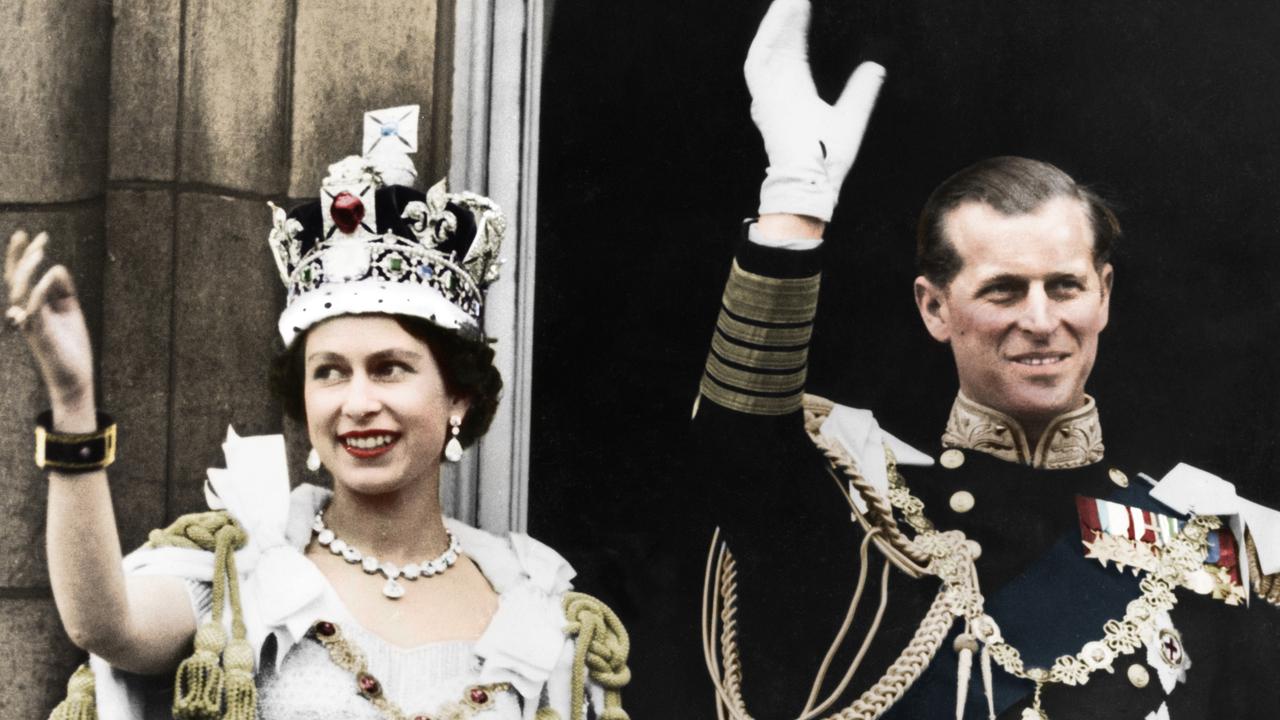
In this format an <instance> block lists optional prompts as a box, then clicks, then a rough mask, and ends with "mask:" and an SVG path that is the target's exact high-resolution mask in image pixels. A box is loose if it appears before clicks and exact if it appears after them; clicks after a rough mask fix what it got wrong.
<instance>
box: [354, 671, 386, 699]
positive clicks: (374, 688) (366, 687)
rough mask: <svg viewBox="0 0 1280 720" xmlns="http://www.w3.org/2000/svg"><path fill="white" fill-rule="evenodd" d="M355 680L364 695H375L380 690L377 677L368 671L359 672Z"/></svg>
mask: <svg viewBox="0 0 1280 720" xmlns="http://www.w3.org/2000/svg"><path fill="white" fill-rule="evenodd" d="M356 682H357V683H359V685H360V691H361V692H363V693H364V694H366V695H377V694H378V693H379V692H380V691H381V690H382V686H381V685H379V684H378V680H377V678H375V677H374V676H372V675H369V674H368V673H360V676H359V677H357V678H356Z"/></svg>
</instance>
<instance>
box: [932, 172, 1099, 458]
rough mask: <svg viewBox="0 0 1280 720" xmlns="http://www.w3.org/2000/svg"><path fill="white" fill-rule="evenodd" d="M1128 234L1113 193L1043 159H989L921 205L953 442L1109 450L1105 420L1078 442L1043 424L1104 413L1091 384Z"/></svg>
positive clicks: (1094, 453)
mask: <svg viewBox="0 0 1280 720" xmlns="http://www.w3.org/2000/svg"><path fill="white" fill-rule="evenodd" d="M1119 234H1120V230H1119V224H1118V222H1117V221H1116V218H1115V215H1114V214H1113V213H1112V211H1111V210H1110V208H1108V207H1107V206H1106V204H1105V203H1104V202H1103V201H1102V200H1101V199H1099V198H1098V197H1097V196H1096V195H1095V194H1093V193H1092V192H1090V191H1089V190H1087V189H1085V188H1082V187H1081V186H1079V185H1077V184H1076V183H1075V181H1074V180H1072V179H1071V178H1070V176H1068V175H1067V174H1066V173H1064V172H1062V171H1061V170H1059V169H1058V168H1056V167H1054V166H1052V165H1050V164H1048V163H1044V162H1039V161H1036V160H1028V159H1026V158H1018V157H998V158H992V159H990V160H984V161H982V162H979V163H977V164H975V165H973V166H971V167H968V168H966V169H964V170H962V171H960V172H959V173H956V174H955V175H954V176H952V177H951V178H949V179H948V180H947V181H946V182H944V183H942V185H940V186H939V187H938V189H937V190H935V191H934V192H933V195H932V196H931V197H930V198H929V200H928V202H927V203H926V204H925V208H924V210H923V212H922V213H921V216H920V225H919V231H918V240H917V257H918V264H919V266H920V270H921V273H922V274H921V276H920V277H918V278H916V282H915V295H916V304H917V306H918V307H919V309H920V317H921V318H923V320H924V324H925V327H926V328H927V329H928V330H929V333H930V334H931V335H932V336H933V337H934V339H936V340H938V341H939V342H944V343H948V344H949V345H950V346H951V350H952V353H953V354H954V356H955V361H956V371H957V374H958V375H959V379H960V393H959V395H958V397H957V399H956V405H955V410H954V411H953V413H952V422H951V424H950V425H949V427H948V430H947V434H946V435H945V436H944V438H943V444H945V445H950V446H955V447H975V448H977V449H981V450H983V451H985V452H990V453H992V454H996V455H998V456H1000V457H1002V458H1003V459H1006V460H1011V461H1014V462H1020V463H1024V464H1030V465H1035V466H1042V467H1064V466H1072V465H1080V464H1085V463H1088V462H1095V461H1097V460H1098V459H1100V458H1101V457H1102V445H1101V442H1100V440H1101V437H1100V435H1099V434H1098V433H1097V432H1093V433H1090V434H1089V435H1087V436H1084V437H1086V438H1087V439H1090V440H1097V441H1098V442H1097V443H1096V444H1095V445H1094V446H1089V447H1070V448H1068V447H1065V446H1064V445H1063V444H1062V443H1058V444H1055V443H1054V438H1055V437H1056V436H1055V435H1054V433H1051V432H1050V433H1046V432H1045V431H1046V430H1048V429H1050V428H1051V427H1054V426H1059V427H1060V426H1061V425H1062V424H1063V423H1067V422H1070V423H1072V424H1073V425H1077V426H1079V425H1081V424H1082V423H1087V424H1092V425H1093V426H1096V425H1097V420H1096V414H1097V411H1096V407H1095V405H1094V403H1093V401H1092V399H1091V398H1089V397H1088V396H1087V395H1085V392H1084V386H1085V381H1086V380H1087V379H1088V378H1089V372H1090V371H1091V370H1092V369H1093V363H1094V360H1095V358H1096V356H1097V352H1098V335H1099V334H1100V333H1101V332H1102V330H1103V329H1104V328H1105V327H1106V326H1107V317H1108V313H1109V308H1110V301H1111V283H1112V278H1113V277H1114V274H1113V271H1112V268H1111V264H1110V263H1109V262H1108V260H1109V258H1110V256H1111V248H1112V246H1113V244H1114V242H1115V240H1116V238H1117V236H1118V235H1119ZM984 415H985V416H989V417H990V418H991V420H992V422H991V423H990V427H991V429H992V430H993V431H994V430H995V429H996V428H1001V430H999V431H998V432H993V434H992V437H987V438H983V441H982V442H980V443H979V442H976V441H975V440H976V438H974V437H972V436H971V434H970V433H969V431H968V429H969V428H972V427H974V425H975V424H977V425H980V426H982V427H987V424H983V423H981V422H977V421H975V418H981V417H982V416H984ZM1064 453H1065V454H1066V455H1067V456H1066V457H1064ZM953 457H954V456H953Z"/></svg>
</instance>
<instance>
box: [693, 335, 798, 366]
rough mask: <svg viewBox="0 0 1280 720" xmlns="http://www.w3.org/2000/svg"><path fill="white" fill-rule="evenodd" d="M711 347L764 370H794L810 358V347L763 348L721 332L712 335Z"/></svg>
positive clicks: (719, 353)
mask: <svg viewBox="0 0 1280 720" xmlns="http://www.w3.org/2000/svg"><path fill="white" fill-rule="evenodd" d="M711 349H712V351H714V352H715V353H716V354H717V355H719V356H720V357H722V358H724V359H725V360H728V361H730V362H734V363H737V364H739V365H745V366H747V367H751V368H761V369H764V370H793V369H795V368H798V367H804V364H805V363H806V362H808V359H809V349H808V348H801V349H800V350H761V349H758V348H753V347H746V346H743V345H739V344H737V343H735V342H733V341H732V340H728V339H726V338H725V336H723V335H721V334H720V333H716V334H715V335H712V336H711Z"/></svg>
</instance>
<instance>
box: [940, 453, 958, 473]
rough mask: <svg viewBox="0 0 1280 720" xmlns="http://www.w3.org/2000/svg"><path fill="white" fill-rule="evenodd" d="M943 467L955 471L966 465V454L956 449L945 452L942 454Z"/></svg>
mask: <svg viewBox="0 0 1280 720" xmlns="http://www.w3.org/2000/svg"><path fill="white" fill-rule="evenodd" d="M941 459H942V467H944V468H946V469H948V470H955V469H956V468H958V467H960V466H961V465H963V464H964V453H962V452H960V451H959V450H957V449H955V448H951V449H949V450H944V451H943V452H942V458H941Z"/></svg>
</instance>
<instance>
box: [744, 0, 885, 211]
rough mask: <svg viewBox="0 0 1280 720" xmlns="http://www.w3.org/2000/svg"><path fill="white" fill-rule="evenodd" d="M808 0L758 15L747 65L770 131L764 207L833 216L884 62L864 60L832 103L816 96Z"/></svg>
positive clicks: (761, 122) (765, 131)
mask: <svg viewBox="0 0 1280 720" xmlns="http://www.w3.org/2000/svg"><path fill="white" fill-rule="evenodd" d="M808 28H809V0H775V2H774V3H773V5H772V6H771V7H770V8H769V12H767V13H766V14H765V16H764V20H762V21H761V22H760V29H759V30H757V31H756V37H755V39H754V40H753V41H752V42H751V49H750V50H749V51H747V62H746V65H745V66H744V67H743V71H744V72H745V74H746V76H747V89H748V90H750V91H751V119H752V120H753V121H755V124H756V128H757V129H759V130H760V135H761V137H763V138H764V149H765V152H766V153H768V155H769V169H768V171H767V173H766V175H765V179H764V183H763V184H762V185H761V186H760V214H762V215H763V214H766V213H790V214H793V215H808V216H810V217H814V218H817V219H819V220H822V221H824V222H829V221H830V220H831V213H832V212H833V211H834V210H835V207H836V198H837V197H838V196H839V194H840V186H841V185H842V184H843V183H844V177H845V175H847V174H848V173H849V168H851V167H852V166H853V159H854V157H855V156H857V154H858V146H860V145H861V144H862V135H863V133H864V132H865V131H866V129H867V121H868V120H869V119H870V117H871V110H872V108H874V107H875V104H876V95H877V94H878V93H879V92H880V85H881V84H882V83H883V82H884V73H885V70H884V67H883V66H881V65H880V64H878V63H874V62H864V63H862V64H861V65H859V66H858V68H857V69H856V70H854V71H853V75H851V76H850V77H849V81H848V82H847V83H846V84H845V87H844V92H842V93H841V94H840V99H839V100H837V101H836V104H835V105H834V106H832V105H828V104H827V103H826V102H824V101H823V100H822V98H820V97H818V90H817V88H816V87H815V86H814V84H813V75H812V74H811V73H810V71H809V51H808V41H807V37H806V35H807V31H808Z"/></svg>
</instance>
